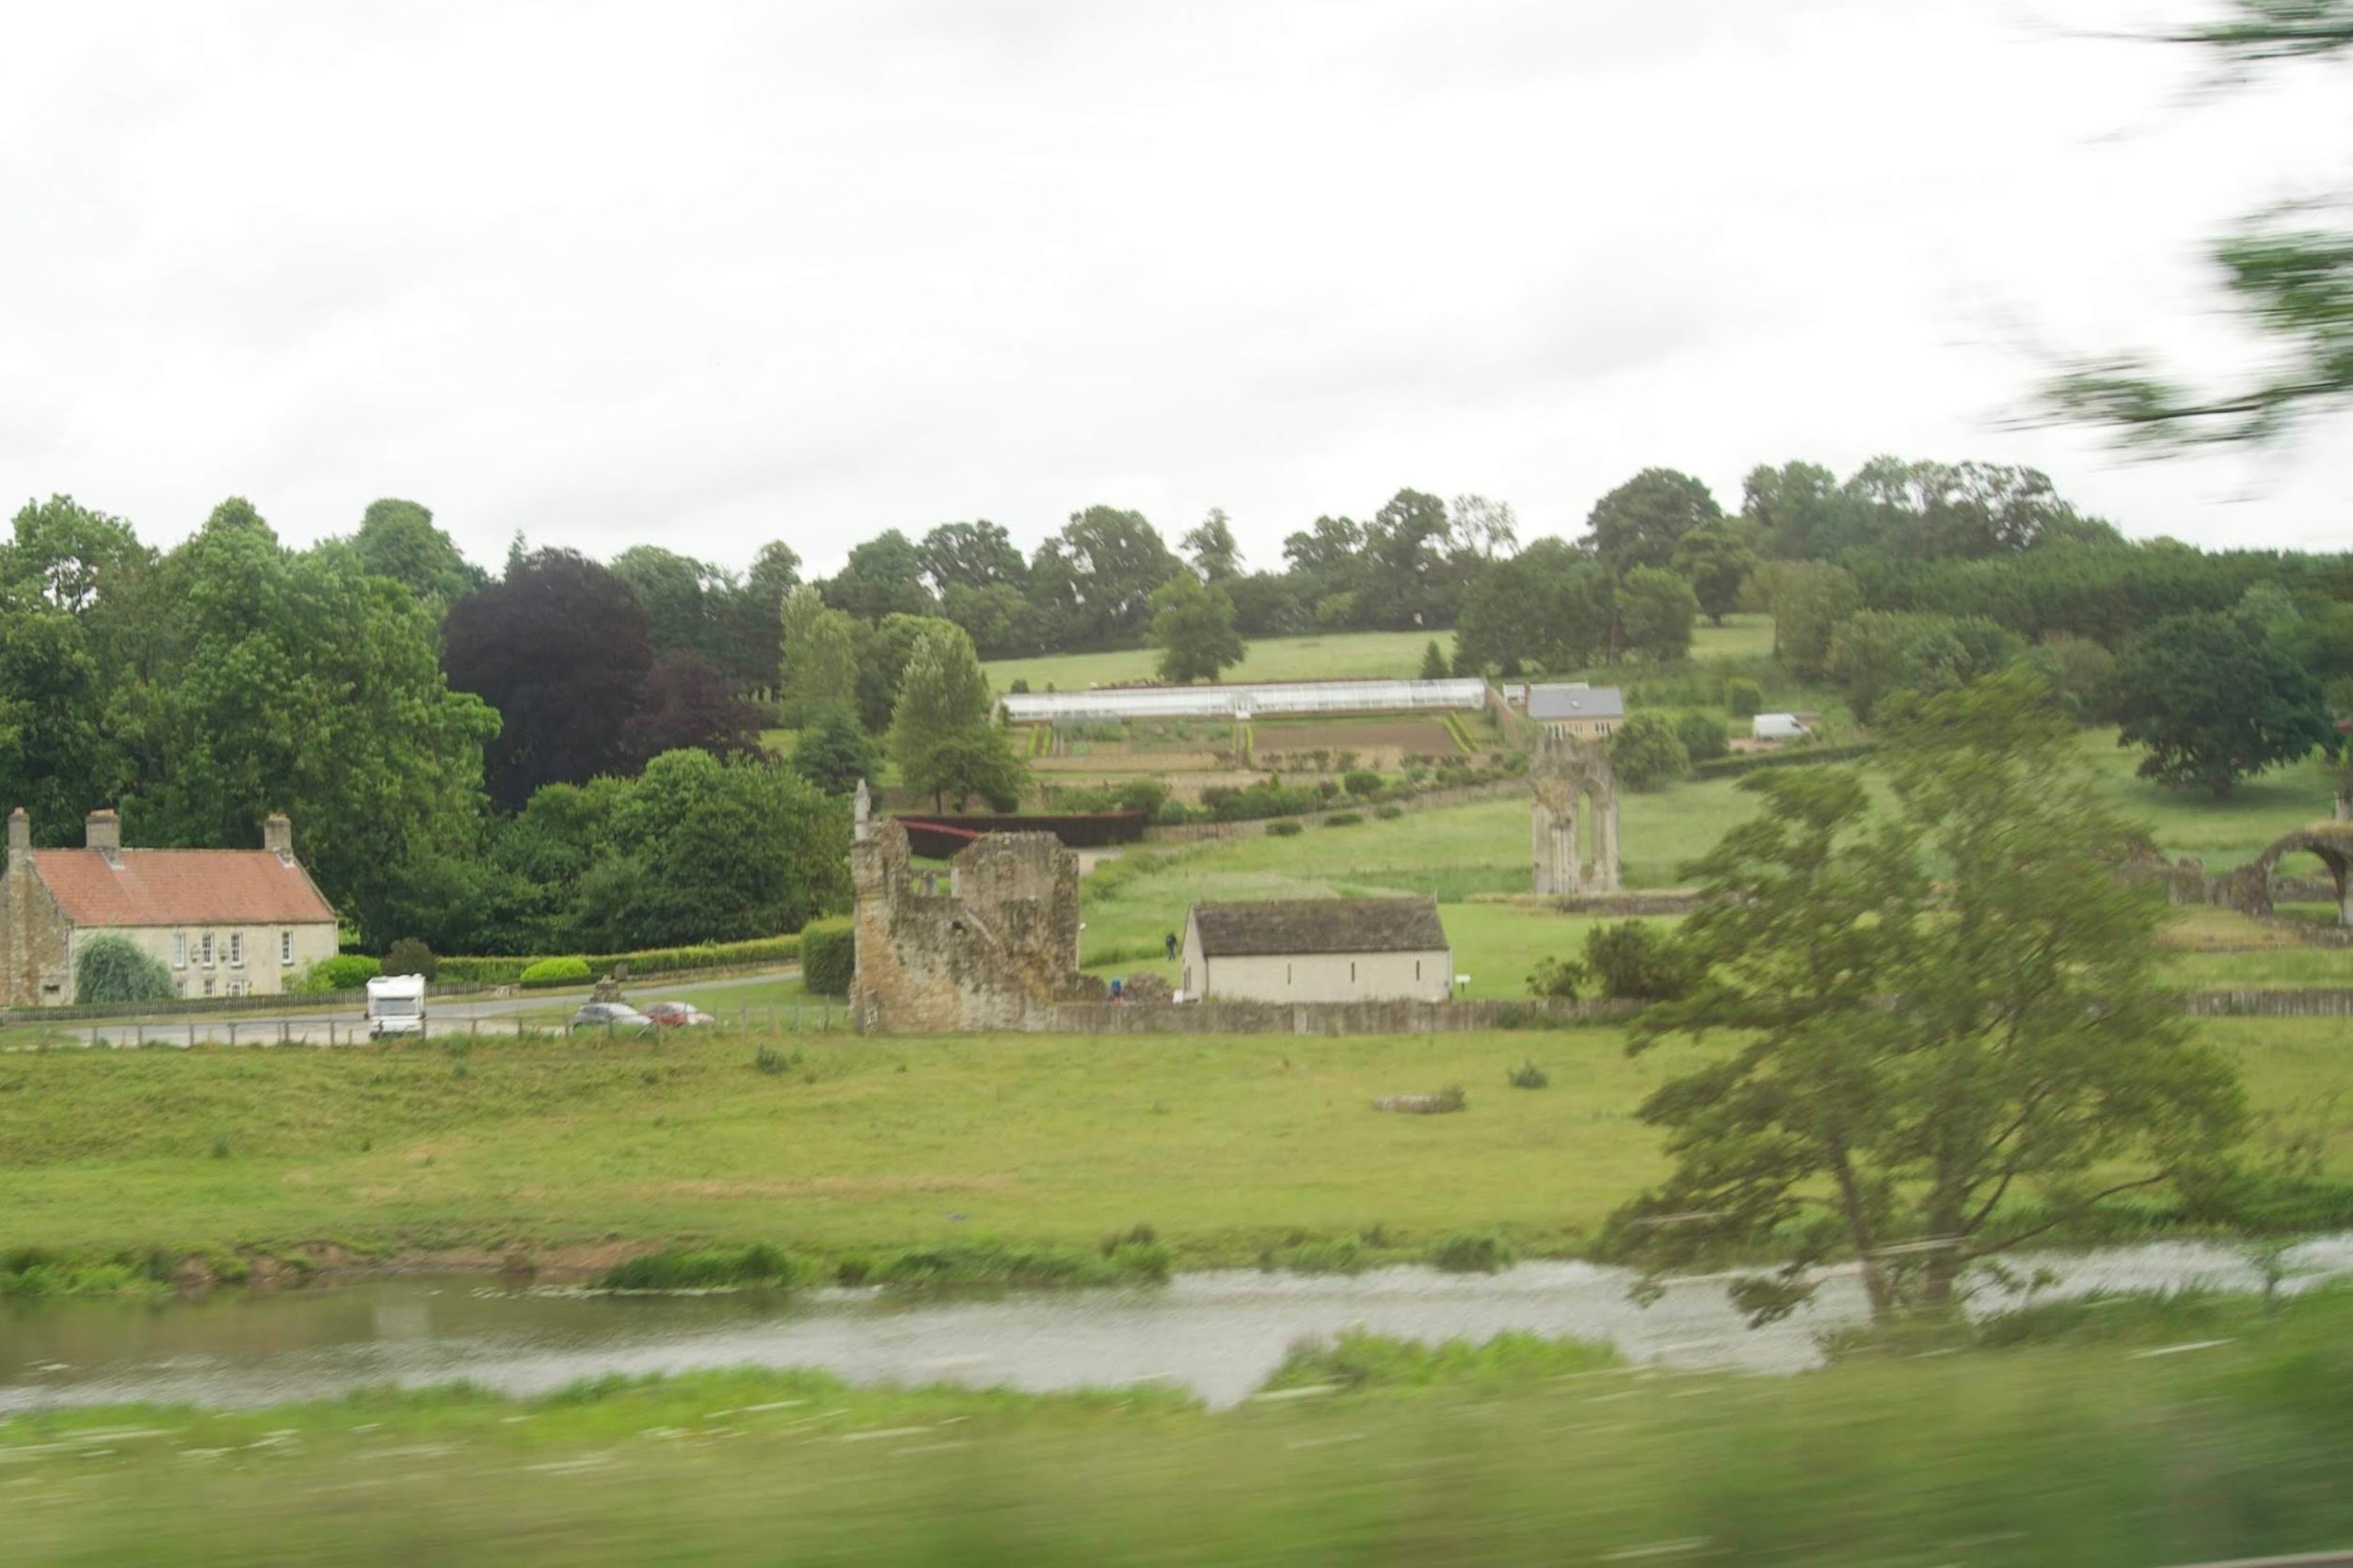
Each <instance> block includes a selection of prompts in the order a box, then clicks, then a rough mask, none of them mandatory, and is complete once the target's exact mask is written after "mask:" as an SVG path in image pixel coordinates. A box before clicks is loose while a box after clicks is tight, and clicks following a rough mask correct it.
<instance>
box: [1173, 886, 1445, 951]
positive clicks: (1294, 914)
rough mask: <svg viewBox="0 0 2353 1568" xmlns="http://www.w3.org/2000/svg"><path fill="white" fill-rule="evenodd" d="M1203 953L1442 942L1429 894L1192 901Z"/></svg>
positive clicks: (1395, 947) (1410, 947)
mask: <svg viewBox="0 0 2353 1568" xmlns="http://www.w3.org/2000/svg"><path fill="white" fill-rule="evenodd" d="M1193 920H1194V922H1195V923H1196V924H1197V925H1199V927H1200V928H1201V955H1202V956H1203V957H1204V958H1239V957H1241V956H1244V955H1246V954H1250V953H1282V952H1430V951H1432V950H1433V949H1436V948H1443V947H1445V946H1446V945H1447V940H1446V927H1445V926H1443V925H1440V924H1439V923H1438V901H1437V900H1436V899H1433V898H1298V899H1267V900H1263V901H1261V902H1258V903H1255V904H1194V905H1193Z"/></svg>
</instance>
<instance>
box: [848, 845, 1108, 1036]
mask: <svg viewBox="0 0 2353 1568" xmlns="http://www.w3.org/2000/svg"><path fill="white" fill-rule="evenodd" d="M850 856H851V872H852V879H853V881H854V882H855V883H856V888H857V914H856V923H855V930H856V952H857V973H856V977H855V978H854V979H853V981H852V982H851V986H850V1010H851V1014H852V1016H854V1017H855V1018H856V1022H857V1027H858V1028H859V1029H860V1030H861V1031H864V1032H880V1033H923V1032H938V1033H948V1032H959V1031H967V1030H1005V1029H1017V1028H1019V1027H1020V1026H1021V1023H1022V1020H1023V1019H1024V1018H1025V1017H1026V1016H1028V1015H1029V1012H1030V1010H1031V1009H1032V1007H1033V1006H1036V1005H1039V1004H1042V1003H1049V1002H1054V1001H1064V1000H1086V999H1088V998H1092V997H1094V996H1096V995H1099V994H1100V993H1101V990H1102V984H1101V983H1100V982H1099V981H1094V980H1090V979H1088V978H1087V977H1086V976H1084V975H1081V974H1080V973H1079V857H1078V856H1076V855H1075V854H1073V853H1072V852H1071V851H1069V850H1067V849H1064V847H1063V846H1062V844H1061V843H1060V842H1059V841H1057V840H1055V838H1054V837H1053V835H1051V834H1048V833H1002V834H991V835H990V836H989V837H987V838H985V839H983V840H980V841H979V842H977V843H975V844H973V845H972V846H971V847H970V848H969V849H967V850H966V851H965V852H964V853H963V854H961V855H959V856H956V858H955V859H954V861H952V874H951V879H950V886H951V889H952V890H950V891H947V892H940V891H937V890H936V886H934V887H927V888H918V887H917V886H916V884H915V881H914V879H913V878H912V876H911V873H910V870H909V865H908V855H907V840H906V832H905V830H904V828H902V827H900V826H899V824H896V823H892V822H887V821H877V822H874V823H872V824H871V825H870V826H869V827H868V829H867V837H865V838H864V839H862V840H858V841H857V842H856V844H854V845H853V846H852V848H851V852H850Z"/></svg>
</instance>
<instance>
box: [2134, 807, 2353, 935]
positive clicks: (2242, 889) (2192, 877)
mask: <svg viewBox="0 0 2353 1568" xmlns="http://www.w3.org/2000/svg"><path fill="white" fill-rule="evenodd" d="M2297 854H2309V855H2312V856H2315V857H2317V858H2318V859H2319V861H2320V863H2321V866H2322V869H2323V870H2325V871H2326V872H2328V875H2327V877H2326V878H2325V879H2323V878H2318V877H2289V876H2282V875H2281V874H2280V870H2279V868H2280V862H2281V860H2283V859H2285V858H2286V857H2287V856H2291V855H2297ZM2120 874H2121V875H2122V876H2124V877H2125V878H2126V879H2127V880H2131V881H2148V882H2156V883H2159V884H2161V885H2163V887H2164V888H2165V891H2166V897H2167V898H2168V899H2169V900H2170V901H2171V902H2172V903H2174V904H2214V905H2216V906H2217V907H2220V908H2226V909H2235V910H2237V911H2238V912H2239V913H2240V914H2242V915H2248V916H2250V917H2252V918H2254V919H2256V920H2264V919H2266V918H2268V917H2269V916H2270V915H2271V913H2272V906H2273V905H2274V904H2335V905H2336V906H2337V923H2338V924H2339V925H2340V926H2345V927H2353V824H2348V823H2345V822H2342V821H2339V822H2326V823H2314V824H2313V825H2312V826H2310V827H2304V828H2298V829H2297V831H2295V832H2293V833H2290V834H2287V835H2285V836H2283V837H2281V838H2280V839H2278V840H2274V841H2273V842H2272V844H2271V845H2270V847H2269V848H2267V849H2265V851H2264V852H2263V853H2262V854H2261V855H2259V856H2256V857H2255V858H2254V859H2252V860H2250V861H2249V862H2248V863H2247V864H2246V865H2244V866H2241V867H2239V868H2238V870H2236V871H2233V872H2221V873H2219V874H2216V873H2214V872H2208V871H2207V870H2206V868H2205V865H2204V863H2203V862H2202V861H2201V860H2200V859H2199V858H2198V857H2197V856H2183V857H2182V858H2181V859H2179V860H2168V859H2166V857H2165V856H2164V855H2163V854H2161V853H2160V852H2159V851H2158V849H2157V847H2156V845H2155V844H2153V842H2151V841H2150V840H2149V839H2148V838H2147V836H2146V835H2136V836H2135V840H2134V842H2133V844H2132V845H2131V847H2130V849H2129V850H2128V852H2127V854H2126V856H2125V860H2124V864H2123V866H2122V867H2121V871H2120Z"/></svg>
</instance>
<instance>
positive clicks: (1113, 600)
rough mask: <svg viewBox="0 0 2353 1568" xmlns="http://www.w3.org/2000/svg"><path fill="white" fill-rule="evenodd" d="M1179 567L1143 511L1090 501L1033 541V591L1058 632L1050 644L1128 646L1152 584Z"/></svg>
mask: <svg viewBox="0 0 2353 1568" xmlns="http://www.w3.org/2000/svg"><path fill="white" fill-rule="evenodd" d="M1184 569H1185V568H1184V563H1182V562H1181V561H1179V560H1177V557H1176V555H1175V554H1174V553H1173V552H1170V550H1169V548H1168V545H1167V543H1166V542H1165V541H1164V540H1162V539H1161V537H1160V533H1159V531H1158V530H1156V529H1155V528H1154V527H1153V526H1152V524H1151V523H1150V522H1149V521H1148V520H1146V519H1145V518H1144V514H1143V513H1142V512H1128V511H1122V510H1121V509H1119V508H1118V507H1116V506H1090V507H1088V508H1087V509H1086V510H1085V511H1083V512H1075V513H1073V514H1072V515H1071V518H1070V521H1069V523H1068V524H1067V525H1066V526H1065V527H1064V529H1063V531H1062V532H1061V533H1059V534H1057V535H1055V536H1053V537H1052V538H1050V539H1048V540H1047V541H1046V542H1045V543H1044V544H1042V545H1040V546H1039V547H1038V551H1037V554H1036V556H1035V557H1034V558H1033V559H1032V562H1031V567H1030V575H1031V590H1032V599H1033V600H1035V601H1036V602H1037V604H1038V606H1039V608H1040V610H1041V612H1042V613H1043V614H1044V615H1045V616H1047V619H1048V623H1049V625H1050V626H1051V627H1053V628H1055V629H1056V631H1057V632H1058V633H1059V638H1060V640H1059V642H1056V643H1054V644H1052V646H1061V647H1072V648H1114V647H1123V646H1124V647H1132V646H1134V645H1135V644H1136V643H1137V642H1139V641H1140V640H1142V638H1143V635H1144V623H1145V621H1147V620H1148V619H1149V618H1150V616H1151V613H1152V594H1153V590H1155V589H1157V588H1158V587H1159V586H1160V584H1163V583H1165V582H1167V581H1168V580H1169V579H1170V578H1172V577H1174V576H1176V575H1177V573H1178V572H1180V571H1182V570H1184ZM1054 634H1055V633H1053V632H1049V636H1052V635H1054Z"/></svg>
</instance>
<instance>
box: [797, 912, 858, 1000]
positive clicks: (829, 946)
mask: <svg viewBox="0 0 2353 1568" xmlns="http://www.w3.org/2000/svg"><path fill="white" fill-rule="evenodd" d="M856 972H857V935H856V930H855V929H854V928H853V927H852V925H851V923H850V922H849V921H848V920H813V921H811V922H810V923H809V924H808V925H806V926H804V927H802V928H801V984H804V985H806V986H808V992H809V994H810V995H811V996H818V997H846V996H848V995H849V994H850V977H851V976H853V975H855V974H856Z"/></svg>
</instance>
